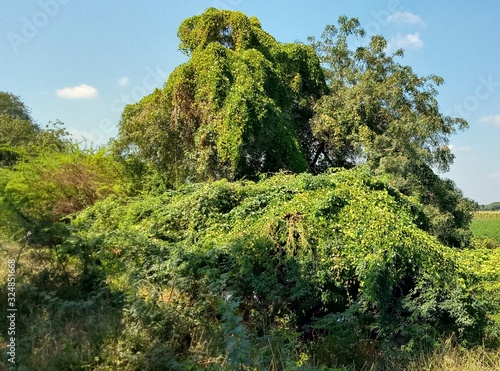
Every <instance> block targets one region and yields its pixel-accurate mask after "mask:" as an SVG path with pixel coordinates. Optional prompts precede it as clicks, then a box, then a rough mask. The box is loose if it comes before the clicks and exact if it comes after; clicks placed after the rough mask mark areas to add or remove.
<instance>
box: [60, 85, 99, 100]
mask: <svg viewBox="0 0 500 371" xmlns="http://www.w3.org/2000/svg"><path fill="white" fill-rule="evenodd" d="M56 93H57V96H58V97H59V98H64V99H89V98H96V97H97V89H96V88H94V87H92V86H90V85H87V84H81V85H79V86H75V87H72V88H64V89H58V90H57V92H56Z"/></svg>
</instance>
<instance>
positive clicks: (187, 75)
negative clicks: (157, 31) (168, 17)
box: [117, 8, 326, 184]
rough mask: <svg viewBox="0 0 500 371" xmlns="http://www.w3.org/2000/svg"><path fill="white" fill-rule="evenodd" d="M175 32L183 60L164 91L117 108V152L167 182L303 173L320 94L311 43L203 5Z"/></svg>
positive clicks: (319, 76)
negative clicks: (151, 167) (280, 38)
mask: <svg viewBox="0 0 500 371" xmlns="http://www.w3.org/2000/svg"><path fill="white" fill-rule="evenodd" d="M178 36H179V38H180V41H181V43H180V50H182V51H183V52H184V53H186V54H187V55H188V56H190V57H191V59H190V60H189V61H188V62H187V63H185V64H183V65H181V66H179V67H178V68H176V69H175V71H174V72H173V73H172V74H171V76H170V77H169V79H168V81H167V83H166V85H165V87H164V89H161V90H160V89H157V90H155V91H154V92H153V93H152V94H151V95H149V96H147V97H145V98H144V99H143V100H142V101H140V102H139V103H137V104H134V105H129V106H127V107H126V108H125V111H124V113H123V115H122V120H121V122H120V133H119V138H118V141H117V148H118V150H119V151H120V152H122V153H130V152H131V151H132V152H135V153H136V154H137V155H138V156H139V157H140V158H142V159H146V160H148V161H152V162H153V163H154V164H155V165H156V166H157V167H158V168H159V169H161V170H162V172H164V173H165V174H166V176H167V179H168V181H169V182H170V183H171V184H177V183H179V182H183V181H185V180H186V179H191V180H196V181H200V180H207V179H217V178H228V179H236V178H242V177H254V176H255V175H256V174H257V173H259V172H275V171H279V170H281V169H286V170H290V171H293V172H302V171H307V170H308V168H309V166H308V161H309V162H310V161H311V158H312V156H313V151H314V148H313V142H314V141H313V137H312V132H311V130H310V126H309V123H308V121H309V119H310V118H311V117H312V107H313V104H314V102H315V100H317V99H318V98H319V97H320V96H321V95H323V94H324V93H325V92H326V84H325V79H324V76H323V72H322V69H321V67H320V63H319V60H318V58H317V56H316V54H315V52H314V50H313V48H312V47H310V46H305V45H302V44H282V43H279V42H277V41H276V40H275V39H274V38H273V37H272V36H271V35H269V34H268V33H266V32H264V31H263V30H262V28H261V25H260V23H259V21H258V20H257V19H256V18H255V17H253V18H248V17H246V16H245V15H244V14H243V13H240V12H231V11H226V10H217V9H213V8H211V9H208V10H207V11H206V12H205V13H203V14H202V15H199V16H195V17H192V18H189V19H187V20H185V21H184V22H183V23H182V24H181V26H180V28H179V32H178Z"/></svg>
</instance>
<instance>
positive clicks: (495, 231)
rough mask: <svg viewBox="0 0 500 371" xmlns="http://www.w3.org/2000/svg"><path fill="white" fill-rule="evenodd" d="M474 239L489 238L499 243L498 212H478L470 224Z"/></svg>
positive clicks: (499, 216)
mask: <svg viewBox="0 0 500 371" xmlns="http://www.w3.org/2000/svg"><path fill="white" fill-rule="evenodd" d="M471 229H472V233H473V234H474V237H490V238H493V239H495V240H496V241H497V242H498V243H500V212H498V211H478V212H476V214H475V215H474V219H473V220H472V224H471Z"/></svg>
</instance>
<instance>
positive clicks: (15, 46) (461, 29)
mask: <svg viewBox="0 0 500 371" xmlns="http://www.w3.org/2000/svg"><path fill="white" fill-rule="evenodd" d="M209 7H216V8H220V9H230V10H240V11H242V12H244V13H245V14H247V15H248V16H257V18H259V20H260V21H261V23H262V27H263V29H264V30H265V31H267V32H269V33H270V34H271V35H273V36H274V37H275V38H276V39H277V40H278V41H281V42H293V41H302V42H306V38H307V36H317V37H319V36H320V35H321V32H322V31H323V29H324V27H325V26H326V25H327V24H335V23H336V21H337V19H338V17H339V16H340V15H343V14H345V15H347V16H349V17H357V18H359V20H360V21H361V25H362V26H363V27H364V28H365V29H366V30H367V31H368V33H369V34H371V35H373V34H382V35H383V36H384V37H386V39H388V40H389V47H390V48H397V47H401V48H403V49H405V51H406V54H405V57H404V59H402V60H400V61H399V62H400V63H403V64H408V65H410V66H412V67H413V69H414V71H415V72H416V73H417V74H419V75H430V74H435V75H438V76H441V77H443V78H444V80H445V85H443V86H441V87H440V88H439V92H440V94H439V96H438V101H439V103H440V106H441V110H442V112H444V113H446V114H448V115H452V116H460V117H463V118H465V119H466V120H467V121H468V122H469V124H470V128H469V129H468V130H467V131H465V132H462V133H459V134H457V135H454V136H452V138H451V145H452V150H453V152H454V153H455V155H456V160H455V163H454V165H453V166H452V169H451V171H450V172H449V173H445V174H442V176H443V177H448V178H450V179H452V180H454V181H455V182H456V183H457V185H458V186H459V187H460V188H461V189H462V190H463V192H464V194H465V195H466V196H467V197H470V198H472V199H474V200H476V201H478V202H479V203H482V204H484V203H490V202H493V201H500V161H499V158H500V145H499V144H498V143H499V142H497V140H498V139H499V137H500V48H499V46H500V45H499V44H500V42H499V40H498V38H499V36H500V22H499V18H498V16H499V15H500V2H499V1H495V0H483V1H481V2H472V1H452V0H440V1H437V2H430V1H425V2H424V1H420V2H416V1H409V0H384V1H379V0H365V1H352V0H313V1H305V0H287V1H285V0H277V1H271V0H252V1H250V0H248V1H243V0H206V1H205V0H185V1H165V0H151V1H147V2H146V1H131V0H106V1H102V0H100V1H98V0H85V1H77V0H36V1H35V0H23V1H7V0H0V91H7V92H11V93H13V94H15V95H18V96H20V97H21V100H22V101H23V102H25V103H26V105H27V106H28V107H30V108H31V110H32V116H33V118H34V119H35V120H36V121H37V122H38V123H39V124H41V125H45V124H47V123H48V122H49V121H55V120H61V121H63V122H64V123H65V126H66V128H67V129H69V131H70V132H72V133H73V135H74V136H75V137H77V138H82V137H85V138H87V139H88V140H89V141H91V142H94V143H95V144H103V143H106V142H107V140H108V139H109V138H111V137H113V136H115V135H116V133H117V122H118V120H119V118H120V114H121V112H122V110H123V107H124V105H125V104H127V103H132V102H136V101H138V100H140V98H141V97H142V96H144V95H147V94H149V93H150V92H152V91H153V89H154V88H155V87H162V86H163V84H164V82H165V81H166V79H167V78H168V75H169V74H170V72H172V70H173V69H174V68H175V67H176V66H178V65H179V64H181V63H183V62H185V61H186V57H185V56H184V55H183V54H182V53H180V52H179V51H178V50H177V47H178V43H179V42H178V39H177V28H178V26H179V25H180V23H181V22H182V20H184V19H186V18H188V17H190V16H193V15H196V14H201V13H202V12H203V11H204V10H205V9H207V8H209ZM495 143H497V144H496V145H495Z"/></svg>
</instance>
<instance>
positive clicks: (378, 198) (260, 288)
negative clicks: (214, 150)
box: [66, 169, 486, 365]
mask: <svg viewBox="0 0 500 371" xmlns="http://www.w3.org/2000/svg"><path fill="white" fill-rule="evenodd" d="M428 227H429V221H428V220H427V219H426V216H425V213H424V212H423V210H422V209H421V208H420V206H419V205H418V204H416V203H414V202H413V201H412V200H411V199H410V198H407V197H406V196H403V195H402V194H400V193H399V192H398V191H396V190H395V189H393V188H391V187H388V186H386V185H385V183H384V182H382V181H381V180H380V179H376V178H372V177H371V176H370V175H369V173H368V172H365V171H364V170H363V169H359V170H350V171H339V172H336V173H330V174H324V175H319V176H312V175H309V174H302V175H298V176H292V175H285V174H281V175H276V176H274V177H272V178H269V179H264V180H262V181H260V182H258V183H254V182H249V181H248V182H238V183H229V182H227V181H218V182H215V183H208V184H199V185H198V184H196V185H188V186H186V187H184V188H182V189H181V190H179V191H175V192H174V191H172V192H169V193H166V194H161V195H144V196H141V197H137V198H131V199H127V200H126V201H120V200H118V199H113V198H110V199H107V200H105V201H102V202H98V203H97V204H96V205H95V206H93V207H91V208H88V209H86V210H85V211H83V212H82V213H80V215H79V217H78V218H77V220H76V221H75V223H74V225H73V228H74V232H73V236H72V238H71V239H70V240H68V241H67V242H66V248H67V251H68V252H71V251H73V253H78V252H80V253H81V254H84V255H85V256H86V257H89V256H91V257H92V259H91V260H88V264H94V265H95V267H96V269H98V270H101V271H102V272H104V276H107V280H108V282H115V284H117V282H120V283H119V285H121V288H122V289H124V290H125V291H129V292H132V291H134V290H136V289H132V288H133V287H137V286H138V285H139V286H141V285H147V286H148V287H150V289H153V290H154V292H155V293H151V294H148V295H147V296H148V297H149V299H148V300H150V301H151V300H152V302H151V303H155V304H151V305H153V307H148V309H143V310H139V311H138V312H137V313H138V315H139V316H143V320H144V316H146V317H148V318H149V316H151V315H152V313H162V311H165V310H166V311H167V312H169V311H172V308H177V309H176V310H177V312H175V313H177V314H176V315H181V313H186V311H188V312H189V313H190V316H188V317H189V318H191V320H190V321H184V324H185V326H184V327H183V329H182V331H181V333H182V334H184V335H182V336H181V338H185V339H186V341H187V342H186V344H185V347H187V348H183V349H184V351H186V350H187V351H188V352H187V353H185V354H184V356H185V357H187V356H188V355H189V353H190V351H191V348H190V346H191V347H192V346H193V344H194V343H193V342H192V339H193V336H194V334H195V333H197V332H200V331H202V330H201V329H202V328H205V329H206V328H210V331H211V332H212V334H217V335H214V336H219V337H223V338H226V343H227V344H228V345H227V348H226V349H225V350H224V349H220V348H217V347H215V348H213V349H211V350H210V351H207V352H208V353H210V352H211V353H210V356H211V357H212V358H215V359H217V357H220V356H221V355H222V356H223V355H224V354H225V355H226V356H229V355H230V354H235V351H234V347H237V349H239V352H240V353H238V354H237V355H236V356H234V357H236V358H237V360H238V361H237V362H240V363H241V364H249V362H251V361H250V360H252V359H259V357H261V358H260V359H266V356H267V357H271V356H270V355H269V354H267V355H266V354H260V355H259V356H257V355H255V354H254V355H253V356H251V354H250V353H249V352H251V350H249V348H248V346H247V345H245V344H247V342H248V341H250V342H254V343H259V342H264V343H266V341H264V340H265V338H266V336H267V337H268V336H271V335H272V336H273V337H274V338H276V337H279V338H280V339H281V340H280V344H282V345H283V344H285V345H286V344H298V343H300V344H303V345H304V344H309V346H312V344H316V348H315V350H314V351H317V352H319V353H320V352H321V347H323V349H324V348H325V347H326V348H327V349H330V351H331V350H332V349H336V351H335V352H333V354H332V353H329V356H328V357H330V358H329V361H328V362H329V363H330V364H332V365H333V364H335V363H336V362H339V360H342V361H352V360H353V359H354V358H355V357H359V355H360V354H359V351H360V349H362V350H361V351H367V349H369V348H373V353H374V354H377V352H379V351H380V350H383V349H385V350H387V349H391V348H404V349H408V350H410V349H415V348H416V347H418V346H420V345H422V344H427V345H431V344H434V343H435V342H436V341H438V340H439V338H440V337H441V336H443V335H444V334H450V333H454V334H456V336H457V337H458V338H460V339H463V340H468V341H474V340H477V339H479V338H480V337H481V336H482V334H483V327H484V326H485V313H486V312H485V310H486V309H485V308H483V306H484V303H483V302H481V301H478V300H476V299H475V298H474V297H473V296H472V295H471V293H470V292H469V290H468V289H467V284H468V283H469V282H472V280H473V277H474V275H473V272H469V271H467V270H464V269H462V265H460V264H459V263H458V262H457V261H458V260H457V258H456V256H455V255H454V254H457V252H453V251H452V250H451V249H449V248H447V247H445V246H443V245H441V244H440V243H439V242H438V241H437V240H436V239H435V237H432V236H430V235H429V234H428V233H427V232H426V231H425V229H427V228H428ZM74 246H78V249H74ZM72 249H73V250H72ZM125 282H127V283H125ZM127 287H128V288H127ZM134 292H136V291H134ZM134 295H136V294H134ZM167 298H168V299H167ZM133 302H135V301H133ZM139 302H142V301H139ZM224 303H226V304H224ZM162 308H163V309H162ZM228 308H229V309H231V310H233V314H232V315H230V314H228V310H229V309H228ZM179 311H180V312H179ZM146 313H147V315H146ZM185 315H186V314H183V316H185ZM228 316H229V317H228ZM235 316H236V317H235ZM167 317H168V316H167ZM167 317H165V316H163V317H162V318H163V320H164V319H165V318H167ZM229 318H232V319H231V320H230V323H232V325H231V326H232V327H231V326H230V327H229V328H228V327H227V326H229V325H224V323H227V321H229ZM238 318H239V319H238ZM163 320H162V321H163ZM148 321H152V322H148V323H149V325H148V326H149V327H151V326H152V323H157V322H155V321H158V319H150V320H148ZM225 321H226V322H225ZM189 323H190V325H189ZM157 324H158V323H157ZM165 326H166V325H165ZM167 327H168V326H167ZM160 328H165V327H164V326H163V325H162V326H160ZM179 331H180V330H179ZM203 331H205V330H203ZM207 331H208V330H207ZM232 331H233V332H234V331H236V332H238V334H239V335H237V336H236V335H234V334H233V332H232ZM174 333H175V331H174ZM346 335H348V337H346ZM156 336H160V335H159V334H157V335H156ZM162 336H163V335H162ZM165 336H167V337H166V338H163V340H164V341H167V340H168V339H170V340H168V341H170V342H171V341H172V336H173V335H172V333H169V334H167V335H165ZM177 336H179V334H178V335H177ZM177 339H179V338H177ZM230 339H233V340H231V342H229V343H228V341H229V340H230ZM234 339H239V340H237V341H236V340H234ZM245 339H246V340H245ZM234 341H236V343H235V342H234ZM311 341H312V342H311ZM175 342H177V343H178V342H179V340H176V341H175ZM188 343H189V344H190V346H189V345H188ZM230 344H233V345H230ZM328 344H330V346H328ZM331 344H335V347H336V348H335V347H334V348H332V345H331ZM360 344H364V346H363V347H360ZM171 345H172V344H171ZM172 346H173V345H172ZM304 346H305V345H304ZM232 347H233V348H232ZM292 348H293V350H292V353H295V352H296V349H295V348H294V347H293V346H292ZM313 348H314V347H313ZM175 349H177V351H179V349H180V348H175V347H174V348H171V351H173V352H175V351H176V350H175ZM231 349H233V350H231ZM251 349H255V348H251ZM262 349H264V348H262ZM311 349H312V348H311ZM377 349H378V350H377ZM271 350H272V347H271V348H270V350H269V351H270V352H271ZM263 352H264V353H265V351H264V350H263ZM323 352H324V351H323ZM234 357H233V358H231V357H229V358H231V359H233V360H234V359H235V358H234ZM328 357H326V356H325V359H326V358H328ZM229 358H226V362H230V361H231V359H229ZM271 358H272V357H271ZM235 362H236V361H235Z"/></svg>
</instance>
